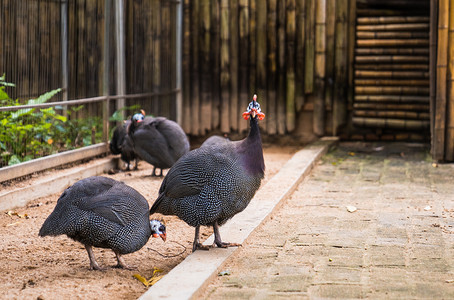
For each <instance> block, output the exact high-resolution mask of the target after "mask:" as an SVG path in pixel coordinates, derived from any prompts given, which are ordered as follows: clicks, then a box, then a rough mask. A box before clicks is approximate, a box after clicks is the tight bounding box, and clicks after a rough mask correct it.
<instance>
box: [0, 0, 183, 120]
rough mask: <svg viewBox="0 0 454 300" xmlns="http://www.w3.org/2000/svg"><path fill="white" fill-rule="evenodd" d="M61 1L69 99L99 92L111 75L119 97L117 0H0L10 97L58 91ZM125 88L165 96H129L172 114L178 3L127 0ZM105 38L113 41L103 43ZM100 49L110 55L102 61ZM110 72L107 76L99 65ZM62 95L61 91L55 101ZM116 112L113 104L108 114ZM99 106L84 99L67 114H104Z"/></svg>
mask: <svg viewBox="0 0 454 300" xmlns="http://www.w3.org/2000/svg"><path fill="white" fill-rule="evenodd" d="M107 2H109V4H110V9H111V12H110V24H111V28H110V32H105V27H104V26H105V15H106V11H105V7H106V4H107ZM63 3H64V4H65V5H66V8H67V9H66V10H64V12H66V13H67V40H68V53H67V56H68V74H67V77H68V78H69V82H68V86H67V89H66V90H65V92H66V93H67V95H68V99H81V98H88V97H95V96H99V95H102V94H103V85H104V82H103V79H104V78H108V79H109V82H110V84H109V89H108V90H109V91H110V94H116V93H117V92H118V91H117V88H116V80H115V78H116V75H117V74H116V68H115V65H116V63H117V60H116V53H115V43H116V39H115V32H114V27H115V13H114V10H115V5H114V3H115V1H104V0H71V1H54V0H21V1H16V0H2V1H0V19H1V20H2V22H0V32H1V33H2V34H1V35H0V44H1V47H0V74H1V75H3V74H5V75H6V80H7V81H8V82H13V83H15V84H16V86H17V88H8V89H7V92H8V93H9V95H10V96H11V97H12V98H13V99H16V98H18V99H20V100H24V101H25V100H28V99H31V98H35V97H37V96H39V95H41V94H43V93H45V92H48V91H50V90H53V89H56V88H62V87H63V83H62V77H63V74H62V43H63V41H62V26H63V15H64V13H62V10H61V8H62V5H63ZM124 3H125V5H124V10H125V13H124V15H125V21H124V28H125V53H124V55H125V58H126V64H125V65H126V68H125V70H124V72H125V78H126V83H125V85H126V93H127V94H140V93H143V94H150V93H151V92H155V93H164V94H165V95H159V96H155V97H149V96H148V97H143V98H140V99H134V100H132V101H129V100H127V101H126V105H128V106H129V105H133V104H137V105H139V106H141V107H143V108H144V109H145V110H146V112H147V113H154V114H159V115H164V116H166V117H169V118H172V119H175V118H176V109H175V107H176V105H175V91H174V90H175V76H176V74H175V57H176V54H175V50H176V49H175V47H176V45H175V28H176V26H175V25H174V24H173V23H174V22H175V7H176V5H177V2H176V1H168V0H135V1H125V2H124ZM106 35H107V36H108V37H109V38H108V39H107V40H110V42H109V44H108V45H104V41H105V40H106V39H105V37H106ZM105 46H106V47H105ZM105 48H107V51H108V52H109V53H110V55H109V60H108V61H106V60H105V59H104V58H105V57H104V56H105V52H104V51H105ZM106 64H108V65H110V71H111V72H110V74H108V76H105V77H104V74H103V73H104V70H105V69H104V66H105V65H106ZM55 99H58V100H63V93H60V94H58V95H56V96H55V98H54V100H55ZM113 111H114V104H113V103H112V104H111V110H110V114H112V113H113ZM102 113H103V111H102V105H100V104H99V103H93V104H87V105H86V107H85V108H84V109H83V110H80V111H79V112H78V113H77V114H72V115H71V118H74V117H83V116H86V115H90V116H102Z"/></svg>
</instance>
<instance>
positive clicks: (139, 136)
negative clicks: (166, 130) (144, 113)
mask: <svg viewBox="0 0 454 300" xmlns="http://www.w3.org/2000/svg"><path fill="white" fill-rule="evenodd" d="M133 140H134V149H135V151H136V153H137V154H138V155H139V157H140V158H142V159H143V160H145V161H146V162H148V163H149V164H152V165H154V166H156V167H158V168H169V167H171V166H172V165H173V164H174V163H175V160H174V159H173V158H172V156H171V155H170V153H169V151H168V150H167V148H168V145H167V140H166V138H165V137H164V136H163V135H162V133H161V132H159V131H158V129H157V128H156V124H155V123H154V122H150V123H148V124H143V125H140V126H139V127H138V128H137V129H136V131H135V132H134V136H133Z"/></svg>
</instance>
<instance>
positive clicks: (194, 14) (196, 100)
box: [191, 0, 202, 135]
mask: <svg viewBox="0 0 454 300" xmlns="http://www.w3.org/2000/svg"><path fill="white" fill-rule="evenodd" d="M199 17H200V13H199V0H193V1H192V7H191V24H192V25H191V40H192V43H191V48H192V58H191V62H192V69H191V82H192V85H191V87H192V95H191V98H192V109H191V116H192V123H191V124H192V129H191V132H192V134H193V135H199V134H200V133H201V132H202V130H201V129H200V89H199V85H200V81H199V66H200V64H199V43H198V41H199V26H198V24H199Z"/></svg>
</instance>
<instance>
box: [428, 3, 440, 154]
mask: <svg viewBox="0 0 454 300" xmlns="http://www.w3.org/2000/svg"><path fill="white" fill-rule="evenodd" d="M437 21H438V0H433V1H430V41H429V43H430V67H429V73H430V75H429V77H430V141H431V143H430V146H431V151H430V152H431V153H432V155H433V154H434V153H435V152H434V150H435V149H434V146H435V143H434V141H435V132H434V129H435V103H436V94H437V93H436V90H437V29H438V22H437Z"/></svg>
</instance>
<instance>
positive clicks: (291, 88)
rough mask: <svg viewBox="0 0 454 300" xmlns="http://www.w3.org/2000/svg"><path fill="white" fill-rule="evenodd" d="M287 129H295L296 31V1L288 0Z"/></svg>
mask: <svg viewBox="0 0 454 300" xmlns="http://www.w3.org/2000/svg"><path fill="white" fill-rule="evenodd" d="M286 14H287V16H286V19H287V23H286V48H287V49H286V50H287V51H286V55H285V56H286V64H287V67H286V69H287V74H286V93H285V96H286V118H285V121H286V129H287V131H289V132H290V131H293V130H294V129H295V109H296V105H295V32H296V1H295V0H286Z"/></svg>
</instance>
